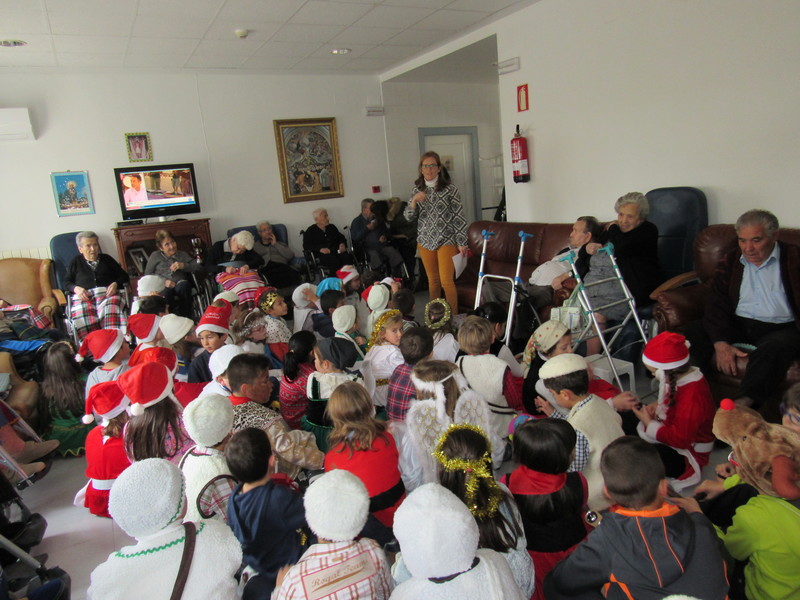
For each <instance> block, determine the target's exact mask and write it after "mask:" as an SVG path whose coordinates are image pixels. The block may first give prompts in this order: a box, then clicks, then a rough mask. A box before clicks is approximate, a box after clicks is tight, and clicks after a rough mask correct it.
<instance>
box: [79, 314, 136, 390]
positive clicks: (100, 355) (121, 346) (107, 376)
mask: <svg viewBox="0 0 800 600" xmlns="http://www.w3.org/2000/svg"><path fill="white" fill-rule="evenodd" d="M90 354H91V355H92V358H94V360H95V361H96V362H99V363H103V364H102V365H100V366H99V367H96V368H95V369H94V370H93V371H92V372H91V373H89V376H88V377H87V378H86V394H88V393H89V390H91V389H92V386H93V385H94V384H96V383H100V382H101V381H116V380H117V378H118V377H119V376H120V375H122V373H124V372H125V371H127V370H128V357H129V356H130V355H131V347H130V346H128V344H127V343H126V342H125V335H124V334H123V333H122V332H121V331H120V330H119V329H97V330H95V331H92V332H90V333H89V334H88V335H87V336H86V337H85V338H83V343H82V344H81V347H80V350H78V356H79V357H80V358H78V359H77V360H79V361H80V360H83V359H85V358H86V357H87V356H89V355H90Z"/></svg>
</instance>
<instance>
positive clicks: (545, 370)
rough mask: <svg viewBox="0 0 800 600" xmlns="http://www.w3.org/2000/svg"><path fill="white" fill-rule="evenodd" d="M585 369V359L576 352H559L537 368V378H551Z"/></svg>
mask: <svg viewBox="0 0 800 600" xmlns="http://www.w3.org/2000/svg"><path fill="white" fill-rule="evenodd" d="M585 370H586V359H585V358H583V357H582V356H580V355H578V354H559V355H558V356H554V357H553V358H551V359H550V360H548V361H547V362H546V363H544V364H543V365H542V368H541V369H539V379H552V378H553V377H561V376H562V375H569V374H570V373H577V372H578V371H585Z"/></svg>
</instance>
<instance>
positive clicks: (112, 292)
mask: <svg viewBox="0 0 800 600" xmlns="http://www.w3.org/2000/svg"><path fill="white" fill-rule="evenodd" d="M118 288H119V286H118V285H117V282H116V281H115V282H114V283H112V284H111V285H109V286H108V287H107V288H106V298H110V297H111V296H116V295H117V289H118ZM87 300H88V298H87Z"/></svg>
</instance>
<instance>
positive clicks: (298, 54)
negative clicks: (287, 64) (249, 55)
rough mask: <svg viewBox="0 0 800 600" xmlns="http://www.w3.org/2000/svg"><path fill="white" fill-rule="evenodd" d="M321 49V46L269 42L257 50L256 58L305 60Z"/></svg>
mask: <svg viewBox="0 0 800 600" xmlns="http://www.w3.org/2000/svg"><path fill="white" fill-rule="evenodd" d="M318 47H319V44H305V43H302V42H267V43H266V44H264V45H263V46H261V47H260V48H259V49H258V50H256V52H255V54H254V55H253V56H254V57H258V58H261V59H265V58H305V57H306V56H308V55H309V54H311V53H312V52H314V51H315V50H316V49H317V48H318Z"/></svg>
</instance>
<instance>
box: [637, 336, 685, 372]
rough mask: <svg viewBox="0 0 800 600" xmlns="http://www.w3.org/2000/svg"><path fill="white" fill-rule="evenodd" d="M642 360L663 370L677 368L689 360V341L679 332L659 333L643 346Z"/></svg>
mask: <svg viewBox="0 0 800 600" xmlns="http://www.w3.org/2000/svg"><path fill="white" fill-rule="evenodd" d="M642 362H643V363H644V364H646V365H650V366H651V367H653V368H655V369H661V370H663V371H667V370H669V369H677V368H678V367H681V366H683V365H685V364H686V363H687V362H689V342H687V341H686V338H685V337H683V336H682V335H681V334H679V333H672V332H671V331H665V332H663V333H659V334H658V335H657V336H656V337H654V338H653V339H652V340H650V341H649V342H647V345H646V346H645V347H644V354H642Z"/></svg>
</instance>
